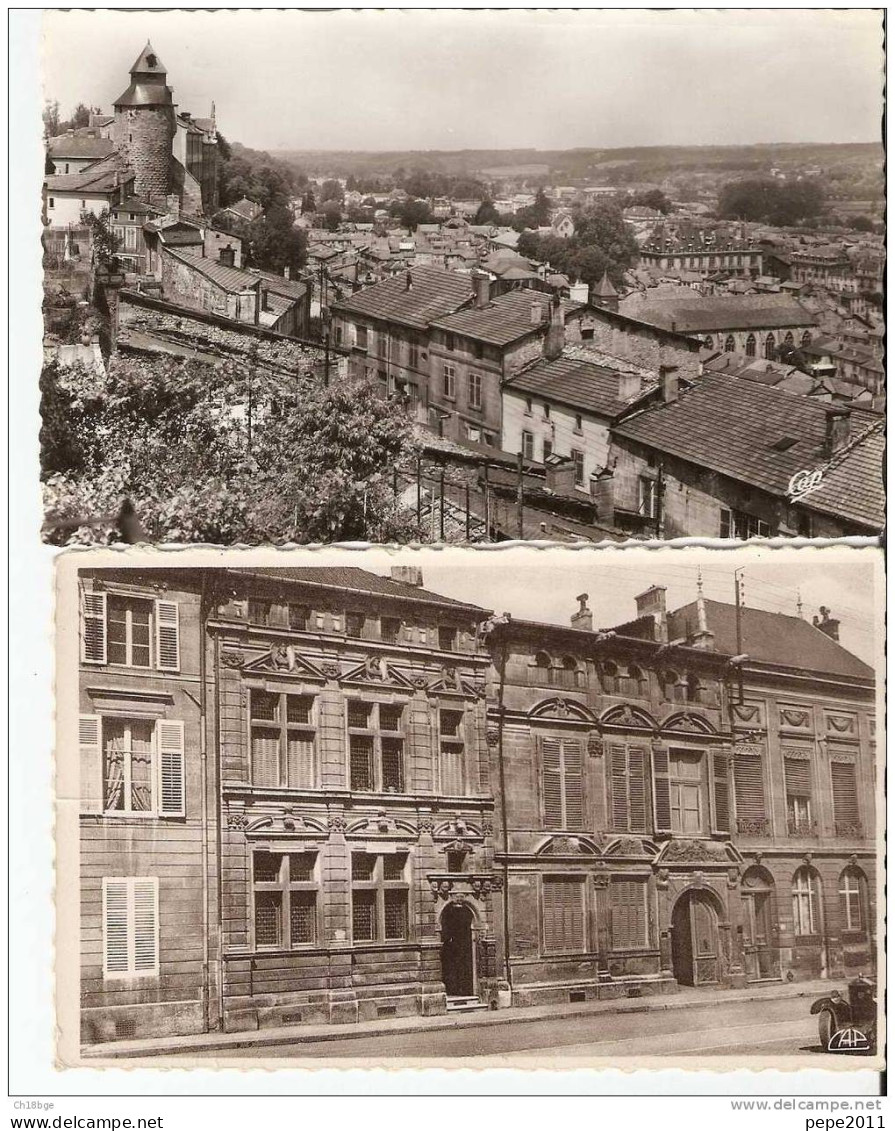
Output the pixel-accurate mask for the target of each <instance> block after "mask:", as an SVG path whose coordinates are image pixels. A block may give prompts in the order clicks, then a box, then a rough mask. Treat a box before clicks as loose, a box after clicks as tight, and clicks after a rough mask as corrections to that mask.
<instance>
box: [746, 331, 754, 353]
mask: <svg viewBox="0 0 895 1131" xmlns="http://www.w3.org/2000/svg"><path fill="white" fill-rule="evenodd" d="M746 357H755V335H754V334H750V335H749V337H748V338H746Z"/></svg>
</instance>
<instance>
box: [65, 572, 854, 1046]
mask: <svg viewBox="0 0 895 1131" xmlns="http://www.w3.org/2000/svg"><path fill="white" fill-rule="evenodd" d="M78 588H79V599H80V648H81V651H80V722H79V728H78V736H79V737H78V742H79V765H80V780H81V786H80V796H81V814H80V879H81V911H80V923H81V928H80V929H81V941H80V947H81V1017H82V1034H83V1038H84V1040H85V1041H87V1042H96V1041H104V1040H111V1039H115V1038H123V1037H133V1036H138V1037H139V1036H150V1035H160V1034H163V1033H195V1032H202V1031H210V1030H215V1029H224V1030H229V1031H234V1030H241V1029H255V1028H259V1027H265V1026H270V1025H282V1024H304V1023H309V1022H313V1023H320V1022H333V1023H345V1022H353V1021H356V1020H358V1019H375V1018H377V1017H388V1016H396V1015H398V1016H401V1015H405V1014H437V1013H443V1012H445V1010H446V1009H453V1008H457V1009H460V1008H468V1007H470V1006H482V1005H485V1006H487V1005H493V1004H496V1003H497V1002H498V1001H499V1002H502V1003H504V1004H506V1003H508V1002H509V1001H512V1002H513V1003H514V1004H517V1005H526V1004H550V1003H556V1004H557V1005H559V1004H561V1003H567V1002H569V1001H581V1000H590V999H595V998H606V997H618V996H631V995H632V994H635V995H637V994H642V993H670V992H674V990H675V989H676V988H677V987H678V986H681V985H708V984H715V985H718V986H720V987H725V986H742V985H745V984H747V983H754V982H769V981H774V980H783V979H786V980H793V979H807V978H815V977H841V976H844V975H846V974H850V973H858V972H865V973H868V972H871V971H872V968H873V963H874V958H875V949H874V948H875V938H874V923H875V917H874V905H875V886H876V880H875V849H874V827H875V826H874V810H875V781H876V779H875V760H876V754H875V731H874V719H875V700H874V679H873V674H872V671H871V670H870V669H869V668H868V667H867V666H866V665H865V664H864V663H862V662H861V661H859V660H858V659H857V658H856V657H854V656H853V655H851V654H850V653H849V652H848V651H846V649H844V648H843V647H842V646H841V645H840V644H839V643H838V642H837V631H838V622H836V621H835V620H833V619H831V617H830V615H829V613H828V611H826V610H824V611H823V614H822V617H820V618H818V617H816V618H815V623H814V624H810V623H808V622H807V621H804V620H802V619H800V618H798V617H788V616H783V615H780V614H776V613H769V612H765V611H762V610H759V609H753V608H748V607H742V608H740V609H739V610H738V611H737V610H735V609H734V608H733V607H731V606H728V605H725V604H723V603H719V602H714V601H710V600H706V599H704V598H703V596H702V593H701V591H697V596H696V599H695V601H693V602H692V603H690V604H688V605H685V606H683V607H681V608H677V609H669V608H667V607H666V604H665V590H664V589H663V588H662V587H655V586H654V587H651V588H649V589H647V590H646V591H645V592H644V593H642V594H641V595H640V596H639V597H638V598H637V600H636V609H635V608H632V609H631V614H633V616H632V619H630V620H628V621H627V622H625V623H619V624H616V625H612V626H606V628H604V629H598V628H597V627H595V626H594V624H593V614H592V613H591V612H590V610H589V608H588V597H587V594H582V595H580V596H579V597H578V608H577V610H575V611H574V612H573V613H572V615H571V618H570V622H569V624H568V625H567V626H565V627H563V626H562V625H551V624H546V623H540V622H537V623H536V622H531V621H526V620H517V619H515V618H513V617H512V616H510V615H509V614H503V615H501V616H494V615H493V614H492V613H490V612H489V611H488V610H486V609H483V608H479V607H476V606H474V605H471V604H468V603H464V602H460V601H457V600H454V599H452V598H449V597H446V596H444V595H442V594H440V593H438V592H437V591H436V590H433V589H427V588H425V587H424V586H423V579H422V576H421V573H420V570H419V569H418V568H417V567H404V566H402V567H395V568H394V569H393V570H392V573H391V576H380V575H379V574H376V573H372V572H369V571H367V570H364V569H359V568H354V567H352V568H343V567H339V568H327V567H307V568H304V567H301V568H296V567H289V568H275V569H248V568H246V569H195V568H194V569H188V568H160V569H133V568H131V569H128V568H116V569H111V570H96V569H82V570H80V572H79V575H78ZM570 605H573V602H572V601H571V598H570ZM620 613H621V610H620ZM62 739H63V746H64V748H65V749H68V747H69V743H68V736H67V735H63V736H62Z"/></svg>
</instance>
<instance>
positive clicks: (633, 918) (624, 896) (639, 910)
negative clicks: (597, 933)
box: [609, 876, 649, 950]
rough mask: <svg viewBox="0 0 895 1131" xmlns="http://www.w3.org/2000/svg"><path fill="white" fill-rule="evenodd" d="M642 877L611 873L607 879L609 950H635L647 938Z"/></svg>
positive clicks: (643, 881) (644, 882)
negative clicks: (610, 946)
mask: <svg viewBox="0 0 895 1131" xmlns="http://www.w3.org/2000/svg"><path fill="white" fill-rule="evenodd" d="M646 894H647V885H646V880H645V879H641V878H639V877H638V878H637V879H629V878H628V877H624V878H622V877H620V876H613V877H612V879H611V880H610V882H609V915H610V934H611V937H612V949H613V950H636V949H639V948H641V947H645V946H648V945H649V941H648V938H647V921H648V920H647V912H646Z"/></svg>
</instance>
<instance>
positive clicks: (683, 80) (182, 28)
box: [44, 9, 882, 149]
mask: <svg viewBox="0 0 895 1131" xmlns="http://www.w3.org/2000/svg"><path fill="white" fill-rule="evenodd" d="M881 21H882V16H881V13H880V12H879V11H871V10H868V9H863V10H861V9H857V10H846V11H823V10H810V9H805V10H784V11H774V10H764V11H761V10H751V11H750V10H745V11H743V10H732V9H726V10H725V9H715V10H703V11H693V10H689V11H639V10H633V11H603V12H587V11H562V10H561V11H530V10H528V11H525V10H523V11H519V10H515V11H513V10H507V11H494V10H488V11H466V12H464V11H406V12H396V11H372V10H370V11H336V12H324V11H317V12H313V11H312V12H294V11H291V12H277V11H260V12H247V11H228V10H220V9H219V10H218V11H215V12H183V11H172V12H165V11H146V10H142V11H139V10H134V11H53V12H47V13H46V14H45V39H44V47H45V55H44V60H45V67H44V80H45V91H46V94H47V96H48V97H50V98H56V99H58V100H59V102H60V103H61V105H62V110H63V113H64V114H66V113H69V112H70V111H71V109H72V108H73V107H74V106H75V105H76V104H77V103H78V102H81V101H83V102H86V103H88V104H96V105H101V106H102V107H103V108H104V109H106V110H111V106H112V102H113V101H114V99H115V97H116V96H117V95H119V94H121V92H122V91H123V90H124V89H125V88H126V87H127V85H128V81H129V79H128V69H129V67H130V66H131V64H132V63H133V62H134V60H135V59H136V58H137V56H138V55H139V53H140V51H141V49H142V47H143V45H144V43H145V42H146V40H147V38H150V39H151V40H152V44H153V46H154V47H155V50H156V51H157V52H158V54H159V57H160V58H161V59H162V61H163V62H164V64H165V66H166V67H167V70H168V81H169V83H170V84H171V86H172V87H173V89H174V94H175V99H176V101H177V103H178V104H179V105H180V106H181V108H183V109H188V110H190V111H191V112H192V113H193V114H196V115H198V116H205V115H207V114H208V112H209V108H210V105H211V102H212V101H214V102H215V103H216V106H217V115H218V124H219V126H220V128H221V130H222V132H223V133H224V134H225V135H226V136H227V137H228V138H230V139H232V140H236V141H240V142H242V143H244V144H246V145H250V146H253V147H257V148H263V149H281V148H295V149H463V148H510V147H534V148H559V149H564V148H570V147H574V146H595V147H613V146H628V145H666V144H695V145H708V144H747V143H752V142H770V141H783V142H866V141H876V140H878V139H879V137H880V128H881V127H880V117H881V111H882V30H881Z"/></svg>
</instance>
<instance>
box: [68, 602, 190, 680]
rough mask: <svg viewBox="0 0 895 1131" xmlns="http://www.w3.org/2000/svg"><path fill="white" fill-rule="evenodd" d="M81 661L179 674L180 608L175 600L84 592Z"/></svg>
mask: <svg viewBox="0 0 895 1131" xmlns="http://www.w3.org/2000/svg"><path fill="white" fill-rule="evenodd" d="M81 623H82V631H81V658H82V660H83V661H84V662H85V663H88V664H105V663H109V664H120V665H122V666H124V667H132V668H149V667H152V666H153V657H154V659H155V667H156V668H158V669H159V670H160V671H177V670H178V669H179V668H180V633H179V617H178V606H177V603H176V602H175V601H158V600H156V601H154V600H152V599H151V598H144V597H129V596H123V595H120V594H117V593H96V592H93V593H84V594H82V599H81Z"/></svg>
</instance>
